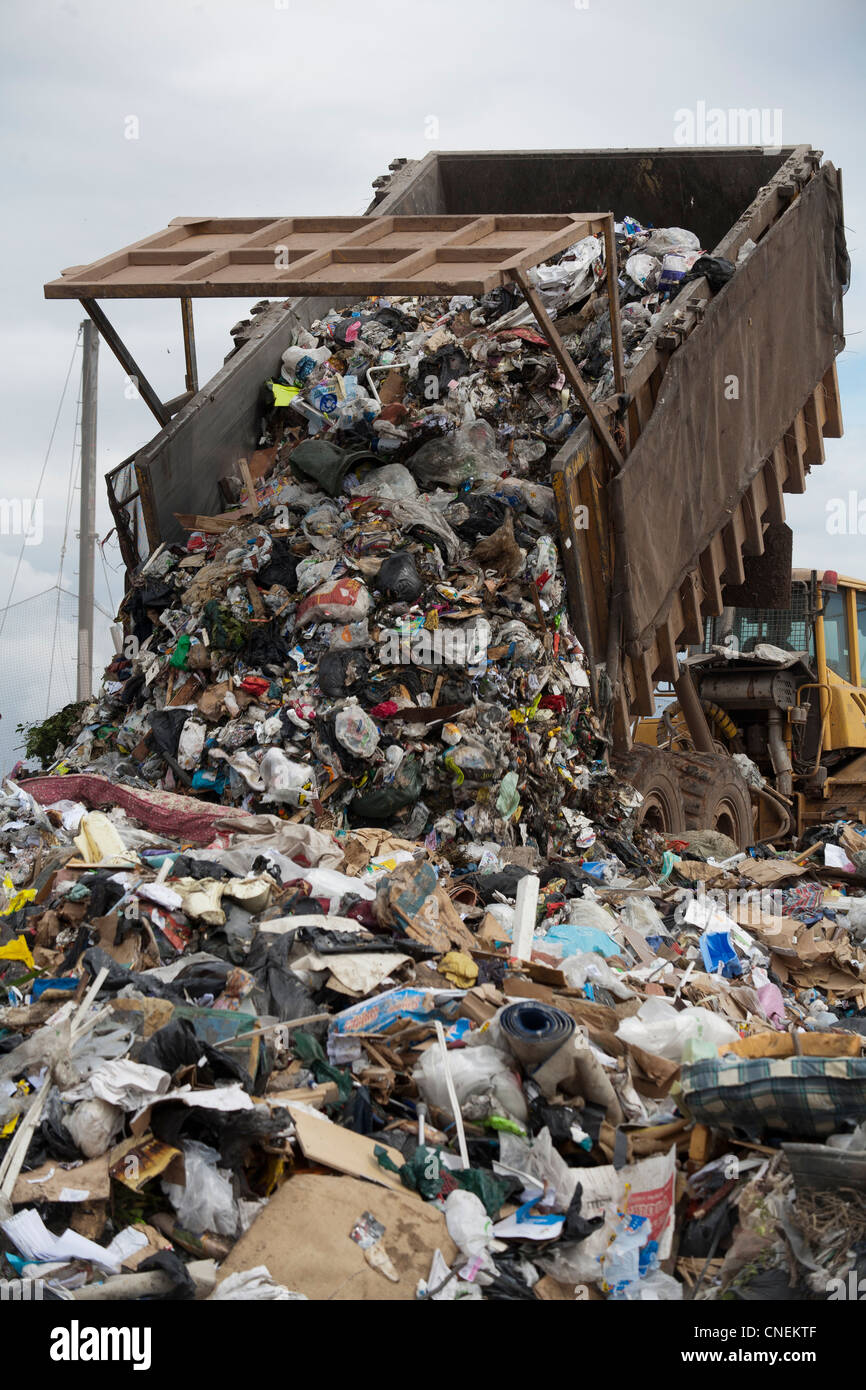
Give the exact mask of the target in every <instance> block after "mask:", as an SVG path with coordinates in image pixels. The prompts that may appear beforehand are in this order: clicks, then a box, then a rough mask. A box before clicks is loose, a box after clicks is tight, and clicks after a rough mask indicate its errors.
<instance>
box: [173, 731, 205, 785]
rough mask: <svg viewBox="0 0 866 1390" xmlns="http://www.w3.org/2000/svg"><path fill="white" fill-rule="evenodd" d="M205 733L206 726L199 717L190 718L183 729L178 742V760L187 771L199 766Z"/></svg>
mask: <svg viewBox="0 0 866 1390" xmlns="http://www.w3.org/2000/svg"><path fill="white" fill-rule="evenodd" d="M205 733H206V730H205V726H204V724H202V722H201V721H200V720H199V719H193V718H190V719H188V720H187V721H186V723H185V724H184V726H183V728H182V729H181V731H180V738H179V739H178V742H177V761H178V764H179V766H180V767H182V768H183V769H184V771H185V772H192V771H193V770H194V769H195V768H197V767H198V765H199V762H200V761H201V755H202V750H203V748H204V741H205Z"/></svg>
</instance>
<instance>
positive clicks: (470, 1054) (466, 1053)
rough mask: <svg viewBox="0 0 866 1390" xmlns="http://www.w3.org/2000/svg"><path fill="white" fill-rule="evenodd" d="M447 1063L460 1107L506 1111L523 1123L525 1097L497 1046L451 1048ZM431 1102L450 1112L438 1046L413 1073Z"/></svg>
mask: <svg viewBox="0 0 866 1390" xmlns="http://www.w3.org/2000/svg"><path fill="white" fill-rule="evenodd" d="M448 1066H449V1069H450V1072H451V1079H452V1081H453V1083H454V1090H455V1092H456V1094H457V1103H458V1105H459V1106H460V1109H461V1111H466V1113H467V1116H468V1111H470V1110H471V1112H472V1114H473V1116H475V1117H477V1118H479V1119H483V1118H485V1116H487V1115H493V1114H503V1113H504V1114H506V1115H508V1116H510V1117H511V1118H512V1119H515V1120H518V1121H520V1123H521V1124H522V1123H523V1122H524V1121H525V1120H526V1118H527V1113H528V1112H527V1108H526V1101H525V1099H524V1096H523V1091H522V1090H521V1088H520V1084H519V1082H518V1081H517V1078H516V1076H515V1074H514V1072H513V1071H512V1070H511V1068H510V1067H509V1065H508V1063H507V1061H506V1059H505V1057H504V1056H503V1054H502V1053H501V1052H498V1051H497V1050H496V1048H494V1047H487V1046H480V1047H473V1048H465V1049H464V1050H463V1051H462V1052H457V1051H455V1052H449V1054H448ZM412 1075H413V1078H414V1080H415V1082H416V1084H417V1086H418V1089H419V1091H420V1092H421V1095H422V1096H423V1098H424V1100H426V1102H427V1104H428V1105H435V1106H436V1107H437V1108H438V1109H440V1110H447V1111H448V1112H449V1113H450V1109H451V1102H450V1100H449V1098H448V1089H447V1087H446V1085H445V1070H444V1067H443V1063H442V1054H441V1052H440V1050H439V1048H438V1047H431V1048H429V1049H428V1050H427V1051H426V1052H425V1053H424V1055H423V1056H422V1058H421V1061H420V1062H419V1063H418V1065H417V1066H416V1067H415V1070H414V1071H413V1073H412Z"/></svg>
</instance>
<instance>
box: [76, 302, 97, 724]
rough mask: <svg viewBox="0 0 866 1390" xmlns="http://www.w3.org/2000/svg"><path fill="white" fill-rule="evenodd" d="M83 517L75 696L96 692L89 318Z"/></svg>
mask: <svg viewBox="0 0 866 1390" xmlns="http://www.w3.org/2000/svg"><path fill="white" fill-rule="evenodd" d="M81 329H82V334H83V345H84V353H83V357H84V360H83V362H82V367H81V520H80V524H79V530H78V680H77V682H76V695H77V698H78V699H79V700H89V699H90V696H91V695H92V694H93V584H94V575H95V570H96V564H95V545H96V384H97V375H98V367H99V333H98V332H97V328H96V325H95V324H94V323H93V322H92V321H91V320H90V319H87V320H85V322H84V323H83V324H82V325H81Z"/></svg>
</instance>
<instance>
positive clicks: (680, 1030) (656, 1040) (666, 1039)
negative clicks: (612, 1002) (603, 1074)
mask: <svg viewBox="0 0 866 1390" xmlns="http://www.w3.org/2000/svg"><path fill="white" fill-rule="evenodd" d="M617 1037H620V1038H622V1040H623V1042H627V1043H633V1044H634V1045H635V1046H636V1047H642V1048H643V1049H644V1051H646V1052H654V1053H655V1054H656V1056H658V1057H666V1058H667V1060H668V1061H669V1062H682V1060H683V1050H684V1048H685V1045H686V1043H687V1042H689V1041H697V1040H698V1039H699V1038H700V1039H702V1040H703V1041H705V1042H708V1043H712V1044H713V1046H714V1047H720V1046H721V1045H722V1043H732V1042H736V1041H737V1037H738V1034H737V1032H736V1030H735V1029H733V1028H732V1027H731V1025H730V1024H729V1023H727V1022H726V1021H725V1020H724V1019H723V1018H721V1017H720V1016H719V1014H714V1013H711V1011H710V1010H709V1009H701V1008H688V1009H683V1010H681V1011H678V1010H677V1009H675V1008H674V1007H673V1005H672V1004H669V1003H668V1002H667V1000H664V999H659V998H658V997H657V996H655V995H653V996H651V997H650V998H649V999H647V1000H645V1001H644V1003H643V1004H641V1006H640V1008H639V1009H638V1011H637V1013H636V1014H634V1015H633V1016H632V1017H631V1018H624V1019H623V1020H622V1022H621V1023H620V1025H619V1028H618V1029H617Z"/></svg>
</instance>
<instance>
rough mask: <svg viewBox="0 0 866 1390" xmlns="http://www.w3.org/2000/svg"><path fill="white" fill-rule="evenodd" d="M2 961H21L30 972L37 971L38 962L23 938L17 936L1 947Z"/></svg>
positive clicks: (0, 958)
mask: <svg viewBox="0 0 866 1390" xmlns="http://www.w3.org/2000/svg"><path fill="white" fill-rule="evenodd" d="M31 896H33V895H32V894H31ZM0 960H20V961H23V963H24V964H25V965H26V966H27V969H28V970H35V969H36V962H35V960H34V959H33V957H32V956H31V954H30V947H29V946H28V945H27V942H26V941H25V940H24V937H23V936H16V937H14V939H13V940H12V941H7V942H6V945H5V946H0Z"/></svg>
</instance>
